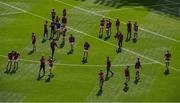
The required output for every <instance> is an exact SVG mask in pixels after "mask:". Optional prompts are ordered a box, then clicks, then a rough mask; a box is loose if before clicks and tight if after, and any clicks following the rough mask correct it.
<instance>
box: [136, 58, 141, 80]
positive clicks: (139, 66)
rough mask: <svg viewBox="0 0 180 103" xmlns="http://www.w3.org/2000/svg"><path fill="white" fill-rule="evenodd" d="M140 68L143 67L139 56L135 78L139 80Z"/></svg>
mask: <svg viewBox="0 0 180 103" xmlns="http://www.w3.org/2000/svg"><path fill="white" fill-rule="evenodd" d="M140 68H142V66H141V62H140V58H137V61H136V63H135V72H136V76H135V80H139V79H140V77H139V70H140Z"/></svg>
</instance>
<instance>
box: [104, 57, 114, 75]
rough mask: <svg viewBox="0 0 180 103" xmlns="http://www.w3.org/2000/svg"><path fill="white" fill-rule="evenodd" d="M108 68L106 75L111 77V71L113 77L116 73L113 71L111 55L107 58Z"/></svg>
mask: <svg viewBox="0 0 180 103" xmlns="http://www.w3.org/2000/svg"><path fill="white" fill-rule="evenodd" d="M106 69H107V72H106V77H109V72H110V73H111V77H112V76H113V75H114V73H113V72H112V71H111V60H110V58H109V56H108V57H107V59H106Z"/></svg>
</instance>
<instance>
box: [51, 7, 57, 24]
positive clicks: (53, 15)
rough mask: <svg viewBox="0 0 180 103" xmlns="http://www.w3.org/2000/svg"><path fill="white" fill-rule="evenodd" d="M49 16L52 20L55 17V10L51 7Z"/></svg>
mask: <svg viewBox="0 0 180 103" xmlns="http://www.w3.org/2000/svg"><path fill="white" fill-rule="evenodd" d="M51 18H52V21H54V19H55V18H56V11H55V9H52V11H51Z"/></svg>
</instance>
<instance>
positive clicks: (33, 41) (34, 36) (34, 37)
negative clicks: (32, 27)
mask: <svg viewBox="0 0 180 103" xmlns="http://www.w3.org/2000/svg"><path fill="white" fill-rule="evenodd" d="M32 46H33V49H32V51H36V35H35V33H32Z"/></svg>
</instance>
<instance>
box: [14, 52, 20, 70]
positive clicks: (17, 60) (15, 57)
mask: <svg viewBox="0 0 180 103" xmlns="http://www.w3.org/2000/svg"><path fill="white" fill-rule="evenodd" d="M19 56H20V54H19V53H18V52H16V51H15V52H14V55H13V61H14V70H13V71H14V72H16V71H17V69H18V67H19Z"/></svg>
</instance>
